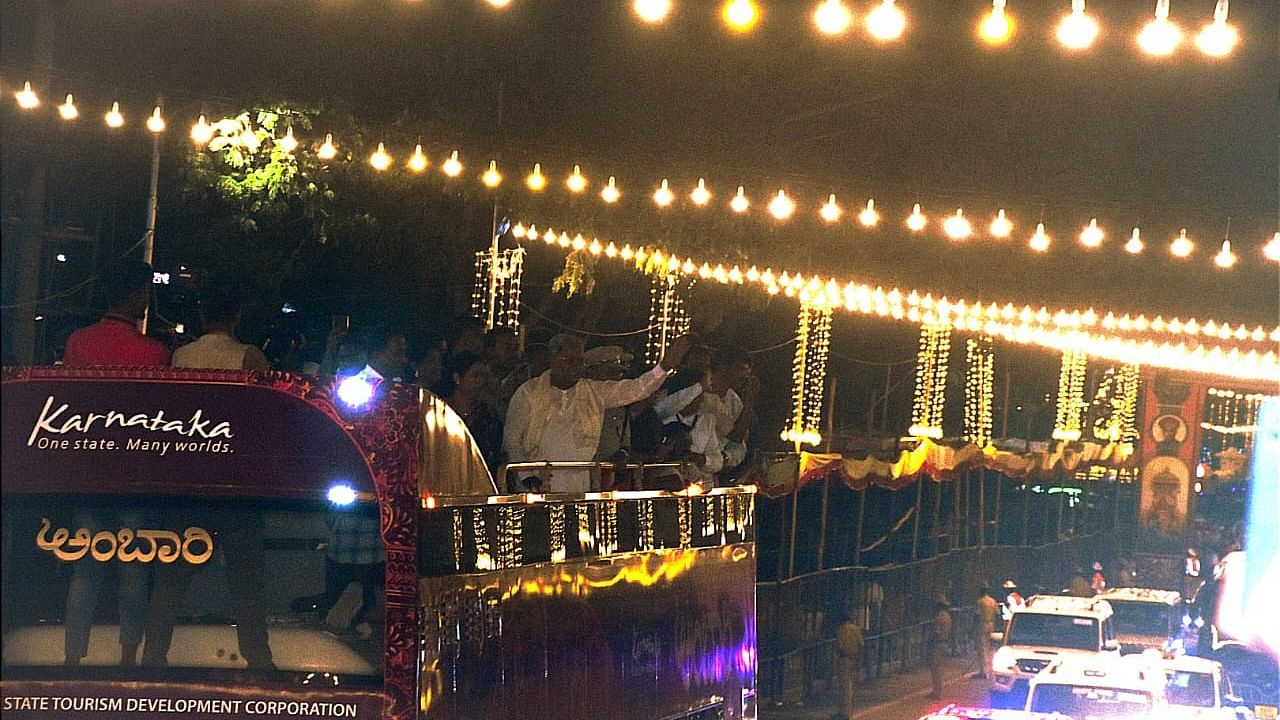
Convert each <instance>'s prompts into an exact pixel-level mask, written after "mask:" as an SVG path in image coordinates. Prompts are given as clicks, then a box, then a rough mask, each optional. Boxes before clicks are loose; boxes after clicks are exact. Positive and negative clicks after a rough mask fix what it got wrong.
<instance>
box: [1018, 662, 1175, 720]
mask: <svg viewBox="0 0 1280 720" xmlns="http://www.w3.org/2000/svg"><path fill="white" fill-rule="evenodd" d="M1026 709H1027V710H1028V711H1034V712H1046V713H1047V712H1055V713H1061V714H1062V715H1065V716H1067V717H1071V718H1080V720H1086V719H1089V718H1107V719H1108V720H1111V719H1114V720H1169V719H1170V715H1169V707H1168V704H1167V702H1166V700H1165V678H1164V673H1163V672H1161V671H1160V669H1159V668H1155V667H1150V666H1149V665H1147V664H1146V663H1143V662H1141V660H1140V659H1139V658H1136V657H1127V658H1120V657H1108V656H1096V657H1092V658H1081V657H1075V658H1063V659H1059V660H1055V661H1053V662H1052V663H1050V665H1049V667H1047V668H1045V669H1044V671H1043V672H1041V673H1040V674H1039V675H1037V676H1036V677H1035V679H1034V680H1032V681H1031V686H1030V689H1029V690H1028V691H1027V703H1026Z"/></svg>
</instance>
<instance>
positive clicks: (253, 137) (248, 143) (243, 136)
mask: <svg viewBox="0 0 1280 720" xmlns="http://www.w3.org/2000/svg"><path fill="white" fill-rule="evenodd" d="M239 142H240V144H241V145H244V146H245V147H246V148H248V150H249V152H257V151H258V148H259V147H260V146H261V145H262V141H261V140H259V139H258V133H257V131H256V130H254V129H253V123H247V124H245V128H244V132H242V133H240V137H239Z"/></svg>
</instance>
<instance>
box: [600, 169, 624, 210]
mask: <svg viewBox="0 0 1280 720" xmlns="http://www.w3.org/2000/svg"><path fill="white" fill-rule="evenodd" d="M620 197H622V193H621V192H619V191H618V181H617V180H615V179H614V177H613V176H612V175H610V176H609V182H608V184H607V185H605V186H604V187H603V188H601V190H600V199H601V200H604V201H605V202H607V203H609V204H613V203H616V202H618V198H620Z"/></svg>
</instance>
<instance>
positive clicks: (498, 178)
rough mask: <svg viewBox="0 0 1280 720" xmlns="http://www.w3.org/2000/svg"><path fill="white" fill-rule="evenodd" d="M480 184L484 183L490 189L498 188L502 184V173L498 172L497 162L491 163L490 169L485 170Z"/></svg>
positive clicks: (491, 161)
mask: <svg viewBox="0 0 1280 720" xmlns="http://www.w3.org/2000/svg"><path fill="white" fill-rule="evenodd" d="M480 182H482V183H484V186H485V187H487V188H489V189H493V188H496V187H498V186H499V185H501V184H502V173H500V172H498V161H497V160H490V161H489V169H488V170H485V171H484V174H483V175H481V176H480Z"/></svg>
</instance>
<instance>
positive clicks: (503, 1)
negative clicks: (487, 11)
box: [485, 0, 511, 8]
mask: <svg viewBox="0 0 1280 720" xmlns="http://www.w3.org/2000/svg"><path fill="white" fill-rule="evenodd" d="M485 2H487V3H489V6H490V7H496V8H504V7H506V6H508V5H510V4H511V0H485Z"/></svg>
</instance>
